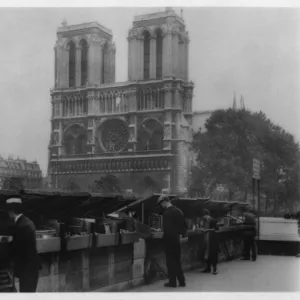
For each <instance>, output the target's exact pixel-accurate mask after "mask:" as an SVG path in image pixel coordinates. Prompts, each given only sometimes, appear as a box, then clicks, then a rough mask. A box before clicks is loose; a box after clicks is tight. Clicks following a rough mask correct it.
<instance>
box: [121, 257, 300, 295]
mask: <svg viewBox="0 0 300 300" xmlns="http://www.w3.org/2000/svg"><path fill="white" fill-rule="evenodd" d="M186 279H187V286H186V287H185V288H176V289H167V288H165V287H164V286H163V284H164V281H158V282H154V283H153V284H150V285H143V286H141V287H137V288H135V289H131V290H128V291H127V292H175V291H176V292H179V291H181V292H299V291H300V259H299V258H296V257H291V256H259V257H258V259H257V261H256V262H252V261H240V260H235V261H231V262H224V263H221V264H220V265H219V274H218V275H212V274H202V273H201V271H200V270H195V271H191V272H188V273H186Z"/></svg>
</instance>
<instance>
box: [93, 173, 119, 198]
mask: <svg viewBox="0 0 300 300" xmlns="http://www.w3.org/2000/svg"><path fill="white" fill-rule="evenodd" d="M94 190H95V191H97V192H102V193H106V194H113V193H121V192H122V188H121V185H120V182H119V179H118V178H117V177H116V176H115V175H111V174H107V175H105V176H102V177H101V178H100V179H99V180H95V182H94Z"/></svg>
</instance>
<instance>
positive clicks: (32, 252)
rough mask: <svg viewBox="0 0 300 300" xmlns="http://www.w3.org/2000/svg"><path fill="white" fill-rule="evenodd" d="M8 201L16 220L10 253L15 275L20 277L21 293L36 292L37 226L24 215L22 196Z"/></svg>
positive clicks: (10, 214) (11, 214) (37, 269)
mask: <svg viewBox="0 0 300 300" xmlns="http://www.w3.org/2000/svg"><path fill="white" fill-rule="evenodd" d="M6 203H7V207H8V212H9V216H10V218H11V219H12V220H13V221H14V228H13V241H12V242H11V253H10V254H11V256H12V259H13V263H14V276H15V277H17V278H19V283H20V292H21V293H23V292H25V293H26V292H27V293H28V292H29V293H35V292H36V289H37V284H38V276H39V269H40V262H39V256H38V252H37V248H36V231H35V226H34V224H33V222H32V221H31V220H30V219H28V218H27V217H25V216H24V215H23V206H22V200H21V199H20V198H10V199H8V200H7V201H6Z"/></svg>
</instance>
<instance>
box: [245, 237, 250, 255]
mask: <svg viewBox="0 0 300 300" xmlns="http://www.w3.org/2000/svg"><path fill="white" fill-rule="evenodd" d="M250 244H251V242H250V241H249V238H248V237H247V238H245V239H244V251H243V252H244V253H243V256H244V258H245V259H250V246H251V245H250Z"/></svg>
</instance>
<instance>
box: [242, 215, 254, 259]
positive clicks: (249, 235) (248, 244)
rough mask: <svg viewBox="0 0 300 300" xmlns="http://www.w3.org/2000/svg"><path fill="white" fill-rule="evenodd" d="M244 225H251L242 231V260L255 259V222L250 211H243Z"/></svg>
mask: <svg viewBox="0 0 300 300" xmlns="http://www.w3.org/2000/svg"><path fill="white" fill-rule="evenodd" d="M244 217H245V221H244V223H243V224H244V225H248V226H251V228H250V229H249V230H247V231H246V232H245V233H244V249H243V257H242V260H250V257H251V259H252V261H256V258H257V245H256V241H255V238H256V234H257V232H256V222H255V218H254V216H253V215H252V214H251V213H250V212H246V213H244Z"/></svg>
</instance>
